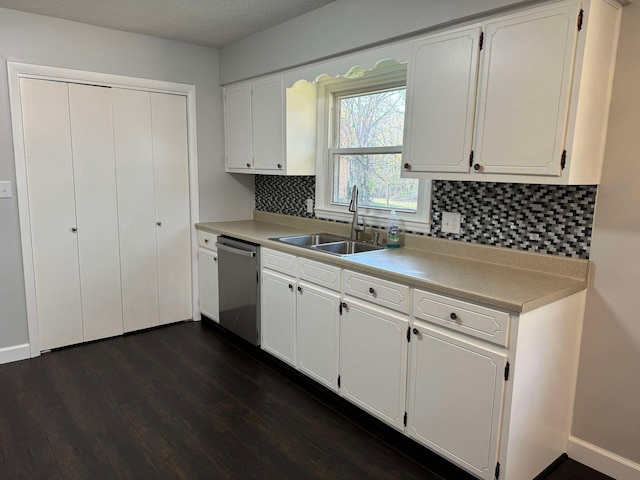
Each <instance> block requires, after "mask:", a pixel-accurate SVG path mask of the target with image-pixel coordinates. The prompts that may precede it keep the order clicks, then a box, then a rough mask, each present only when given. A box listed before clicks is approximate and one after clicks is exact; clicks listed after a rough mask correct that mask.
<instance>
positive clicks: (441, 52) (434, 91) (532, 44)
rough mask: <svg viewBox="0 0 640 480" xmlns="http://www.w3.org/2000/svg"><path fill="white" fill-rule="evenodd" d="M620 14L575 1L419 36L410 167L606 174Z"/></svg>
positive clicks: (555, 177) (478, 175) (445, 172)
mask: <svg viewBox="0 0 640 480" xmlns="http://www.w3.org/2000/svg"><path fill="white" fill-rule="evenodd" d="M620 15H621V7H620V6H619V5H617V4H614V3H613V2H609V1H607V0H591V1H583V2H578V1H565V2H560V3H556V4H553V5H545V6H542V7H537V8H532V9H523V10H521V11H518V12H516V13H512V14H509V15H503V16H500V17H497V18H493V19H490V20H487V21H486V22H483V23H482V24H478V25H476V26H474V27H469V28H467V29H464V30H458V31H453V32H446V33H444V34H438V35H431V36H429V37H424V38H422V39H419V40H416V41H415V42H414V43H413V45H412V54H411V60H410V65H409V77H408V79H407V82H408V83H407V115H406V119H405V122H406V127H405V134H406V136H405V143H404V149H405V150H404V154H405V158H404V160H405V163H406V164H405V168H404V169H403V176H405V177H420V176H424V173H425V172H427V173H429V175H428V177H429V178H433V179H451V180H476V181H492V182H519V183H547V184H597V183H599V181H600V174H601V170H602V161H603V157H604V147H605V139H606V132H607V122H608V114H609V101H610V94H611V87H612V79H613V68H614V62H615V52H616V46H617V39H618V31H619V23H620ZM480 29H481V30H482V37H476V35H477V34H478V31H479V30H480ZM476 38H481V40H480V41H479V42H478V41H475V39H476ZM478 53H479V56H478V55H477V54H478ZM474 92H475V93H474ZM474 97H475V98H474ZM474 102H475V112H474V107H473V103H474ZM472 127H473V128H472ZM472 130H473V131H472ZM471 139H472V141H471Z"/></svg>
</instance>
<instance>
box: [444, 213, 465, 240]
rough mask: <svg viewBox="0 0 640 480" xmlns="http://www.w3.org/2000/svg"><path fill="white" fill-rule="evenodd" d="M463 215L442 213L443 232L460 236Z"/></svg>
mask: <svg viewBox="0 0 640 480" xmlns="http://www.w3.org/2000/svg"><path fill="white" fill-rule="evenodd" d="M461 223H462V215H460V214H459V213H458V212H442V232H443V233H453V234H456V235H460V224H461Z"/></svg>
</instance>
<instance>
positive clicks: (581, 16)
mask: <svg viewBox="0 0 640 480" xmlns="http://www.w3.org/2000/svg"><path fill="white" fill-rule="evenodd" d="M582 20H584V10H583V9H580V13H578V31H580V30H582Z"/></svg>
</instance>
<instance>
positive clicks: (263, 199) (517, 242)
mask: <svg viewBox="0 0 640 480" xmlns="http://www.w3.org/2000/svg"><path fill="white" fill-rule="evenodd" d="M255 192H256V193H255V194H256V198H255V208H256V210H261V211H265V212H272V213H281V214H285V215H294V216H299V217H313V214H308V213H306V208H305V200H306V199H308V198H314V197H315V177H313V176H295V177H285V176H276V175H256V177H255ZM596 192H597V186H595V185H571V186H559V185H531V184H518V183H484V182H456V181H445V180H435V181H434V182H433V188H432V222H431V233H430V234H429V235H431V236H433V237H439V238H448V239H453V240H461V241H465V242H473V243H480V244H485V245H494V246H498V247H506V248H514V249H519V250H527V251H531V252H537V253H546V254H550V255H561V256H565V257H573V258H585V259H586V258H589V248H590V246H591V232H592V227H593V215H594V208H595V201H596ZM444 211H446V212H458V213H460V214H461V215H462V231H461V233H460V235H454V234H450V233H443V232H442V212H444Z"/></svg>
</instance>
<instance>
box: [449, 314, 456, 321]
mask: <svg viewBox="0 0 640 480" xmlns="http://www.w3.org/2000/svg"><path fill="white" fill-rule="evenodd" d="M449 317H451V320H457V319H458V315H456V314H455V313H452V314H451V315H449Z"/></svg>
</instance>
